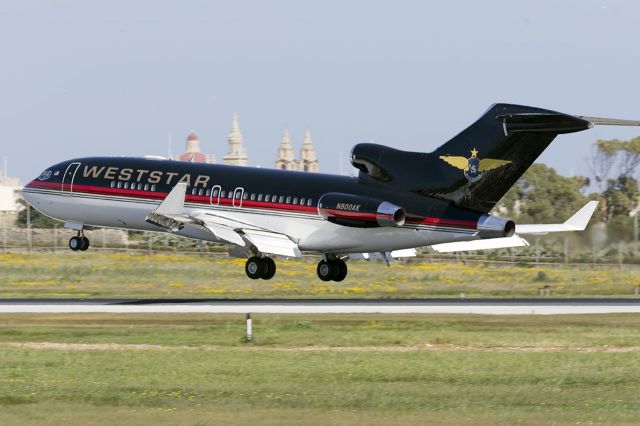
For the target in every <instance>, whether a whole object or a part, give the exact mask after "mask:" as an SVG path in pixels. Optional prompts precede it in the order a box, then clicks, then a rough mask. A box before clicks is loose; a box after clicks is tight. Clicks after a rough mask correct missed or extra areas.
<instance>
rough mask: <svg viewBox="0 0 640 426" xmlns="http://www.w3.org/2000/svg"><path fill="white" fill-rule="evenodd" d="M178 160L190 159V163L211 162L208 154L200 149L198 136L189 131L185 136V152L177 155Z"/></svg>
mask: <svg viewBox="0 0 640 426" xmlns="http://www.w3.org/2000/svg"><path fill="white" fill-rule="evenodd" d="M178 160H180V161H190V162H192V163H210V162H212V161H211V159H210V158H209V156H208V155H206V154H203V153H202V152H201V151H200V140H199V139H198V136H197V135H196V134H195V133H194V132H193V131H191V132H190V133H189V136H188V137H187V143H186V148H185V152H184V153H182V154H180V156H179V157H178Z"/></svg>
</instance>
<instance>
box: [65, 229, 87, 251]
mask: <svg viewBox="0 0 640 426" xmlns="http://www.w3.org/2000/svg"><path fill="white" fill-rule="evenodd" d="M69 248H70V249H71V250H73V251H78V250H80V251H85V250H86V249H88V248H89V239H88V238H87V237H85V236H84V233H82V231H78V235H77V236H76V237H71V239H70V240H69Z"/></svg>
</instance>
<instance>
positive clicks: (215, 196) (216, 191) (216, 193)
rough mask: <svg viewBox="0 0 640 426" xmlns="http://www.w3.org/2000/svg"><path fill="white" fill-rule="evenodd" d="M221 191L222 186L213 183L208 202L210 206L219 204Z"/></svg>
mask: <svg viewBox="0 0 640 426" xmlns="http://www.w3.org/2000/svg"><path fill="white" fill-rule="evenodd" d="M221 191H222V187H221V186H220V185H214V186H213V188H211V198H210V202H211V205H212V206H217V205H218V204H220V192H221Z"/></svg>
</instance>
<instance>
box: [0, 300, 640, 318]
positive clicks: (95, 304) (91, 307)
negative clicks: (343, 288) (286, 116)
mask: <svg viewBox="0 0 640 426" xmlns="http://www.w3.org/2000/svg"><path fill="white" fill-rule="evenodd" d="M21 312H22V313H74V312H75V313H82V312H84V313H89V312H95V313H99V312H103V313H248V312H251V313H283V314H286V313H292V314H313V313H317V314H322V313H394V314H408V313H453V314H465V313H466V314H489V315H523V314H524V315H530V314H538V315H553V314H590V313H640V298H562V299H560V298H545V297H539V298H512V299H505V298H478V299H476V298H468V299H463V298H460V299H453V298H450V299H446V298H439V299H395V300H394V299H269V300H261V299H0V313H21Z"/></svg>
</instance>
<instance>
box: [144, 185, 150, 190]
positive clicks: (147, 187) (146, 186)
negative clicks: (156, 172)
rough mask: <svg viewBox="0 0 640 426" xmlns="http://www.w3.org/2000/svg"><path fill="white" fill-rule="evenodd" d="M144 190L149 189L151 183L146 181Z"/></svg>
mask: <svg viewBox="0 0 640 426" xmlns="http://www.w3.org/2000/svg"><path fill="white" fill-rule="evenodd" d="M144 190H145V191H148V190H149V184H148V183H145V184H144Z"/></svg>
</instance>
